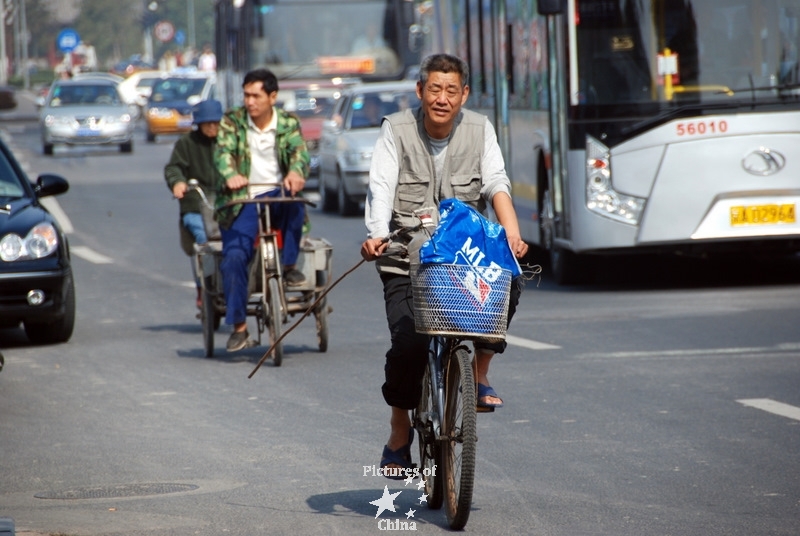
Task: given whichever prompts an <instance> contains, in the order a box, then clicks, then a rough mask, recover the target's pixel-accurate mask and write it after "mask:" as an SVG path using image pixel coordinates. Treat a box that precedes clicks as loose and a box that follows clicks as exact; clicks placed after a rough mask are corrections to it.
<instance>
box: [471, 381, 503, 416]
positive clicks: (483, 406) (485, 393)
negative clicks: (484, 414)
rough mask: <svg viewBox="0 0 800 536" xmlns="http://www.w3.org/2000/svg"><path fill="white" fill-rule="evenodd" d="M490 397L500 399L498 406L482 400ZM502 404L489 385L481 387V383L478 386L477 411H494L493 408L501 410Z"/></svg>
mask: <svg viewBox="0 0 800 536" xmlns="http://www.w3.org/2000/svg"><path fill="white" fill-rule="evenodd" d="M489 396H491V397H492V398H497V399H500V403H499V404H492V403H490V402H486V401H484V400H483V399H484V398H486V397H489ZM502 407H503V402H502V399H501V398H500V396H499V395H498V394H497V392H495V390H494V389H492V388H491V386H489V385H483V384H482V383H479V384H478V408H477V409H478V411H494V409H495V408H502Z"/></svg>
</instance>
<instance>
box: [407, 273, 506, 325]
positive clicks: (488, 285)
mask: <svg viewBox="0 0 800 536" xmlns="http://www.w3.org/2000/svg"><path fill="white" fill-rule="evenodd" d="M411 289H412V293H413V299H414V301H413V304H414V324H415V327H416V330H417V332H418V333H425V334H428V335H446V336H452V337H458V338H460V339H488V340H505V337H506V330H507V328H508V301H509V295H510V293H511V271H510V270H506V269H504V268H500V267H498V266H492V267H484V266H470V265H461V264H422V265H419V266H418V267H416V270H414V269H412V270H411Z"/></svg>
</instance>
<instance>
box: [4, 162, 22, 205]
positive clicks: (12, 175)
mask: <svg viewBox="0 0 800 536" xmlns="http://www.w3.org/2000/svg"><path fill="white" fill-rule="evenodd" d="M19 181H20V178H19V176H17V172H16V171H15V170H14V168H13V167H12V166H11V163H10V162H9V161H8V159H7V158H6V155H5V154H3V153H2V152H0V199H2V200H7V199H9V198H13V199H17V198H20V197H24V196H25V189H24V188H23V187H22V184H21V183H20V182H19Z"/></svg>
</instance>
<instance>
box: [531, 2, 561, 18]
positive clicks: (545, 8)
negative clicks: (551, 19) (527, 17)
mask: <svg viewBox="0 0 800 536" xmlns="http://www.w3.org/2000/svg"><path fill="white" fill-rule="evenodd" d="M537 4H538V6H539V15H561V14H563V13H565V12H566V11H567V2H566V0H539V2H537Z"/></svg>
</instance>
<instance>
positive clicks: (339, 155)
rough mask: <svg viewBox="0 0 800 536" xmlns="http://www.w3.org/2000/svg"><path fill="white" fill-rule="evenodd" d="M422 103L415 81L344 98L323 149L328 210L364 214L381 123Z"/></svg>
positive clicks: (357, 90)
mask: <svg viewBox="0 0 800 536" xmlns="http://www.w3.org/2000/svg"><path fill="white" fill-rule="evenodd" d="M418 103H419V99H418V98H417V93H416V82H414V81H410V80H401V81H396V82H382V83H374V84H363V85H358V86H353V87H351V88H348V89H346V90H345V91H344V92H343V93H342V97H341V98H340V99H339V100H338V101H337V103H336V107H335V108H334V111H333V115H332V116H331V119H330V120H329V121H326V122H325V125H324V127H323V131H322V137H321V138H320V144H319V158H320V175H319V193H320V197H321V198H322V208H323V210H326V211H333V210H336V209H337V208H338V210H339V213H340V214H341V215H343V216H347V215H352V214H355V213H357V212H358V211H359V210H360V207H361V203H363V202H364V200H365V199H366V197H367V183H368V182H369V166H370V162H371V161H372V150H373V148H374V147H375V142H376V141H377V140H378V135H379V134H380V125H381V118H382V117H383V116H385V115H389V114H391V113H394V112H397V111H400V110H403V109H405V108H413V107H415V106H417V105H418Z"/></svg>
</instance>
